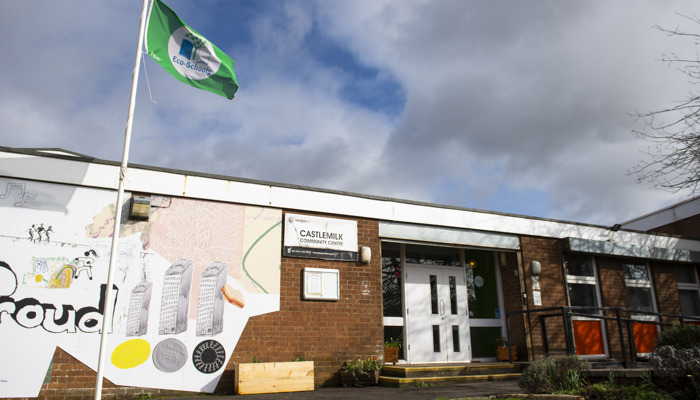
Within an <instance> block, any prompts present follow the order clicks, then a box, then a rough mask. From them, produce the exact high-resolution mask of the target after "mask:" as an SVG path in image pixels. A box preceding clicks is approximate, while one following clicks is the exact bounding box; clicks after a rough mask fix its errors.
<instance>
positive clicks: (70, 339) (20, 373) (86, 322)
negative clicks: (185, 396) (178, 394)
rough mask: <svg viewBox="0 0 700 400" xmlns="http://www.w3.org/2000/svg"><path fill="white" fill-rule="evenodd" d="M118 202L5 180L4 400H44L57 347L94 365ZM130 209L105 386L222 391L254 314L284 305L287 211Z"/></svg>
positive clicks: (162, 204)
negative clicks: (143, 215) (135, 213)
mask: <svg viewBox="0 0 700 400" xmlns="http://www.w3.org/2000/svg"><path fill="white" fill-rule="evenodd" d="M115 200H116V193H114V192H110V191H104V190H96V189H88V188H76V187H70V186H65V185H54V184H49V183H42V182H33V181H22V180H10V179H6V178H0V221H2V222H3V223H2V224H0V336H1V337H2V338H3V340H2V342H0V353H1V354H3V357H2V359H1V360H0V397H33V396H36V395H38V393H39V390H40V388H41V384H42V382H43V379H44V377H45V375H46V372H47V369H48V368H49V367H50V361H51V358H52V356H53V353H54V350H55V347H56V346H60V347H61V348H62V349H64V350H65V351H66V352H68V353H69V354H71V355H72V356H74V357H75V358H77V359H78V360H80V361H81V362H83V363H85V364H86V365H87V366H89V367H91V368H93V369H96V368H97V360H98V353H99V341H100V330H101V327H102V319H103V310H104V298H105V293H106V290H107V288H106V285H105V282H106V281H107V271H108V267H109V252H110V248H111V233H112V230H113V228H114V225H113V224H114V212H115V206H116V205H115ZM128 204H129V203H128V200H127V202H126V203H125V205H124V207H127V206H128ZM123 215H124V217H123V219H122V221H121V222H122V228H121V233H120V239H119V254H118V257H117V262H116V266H115V271H114V285H113V287H112V289H111V290H112V291H113V292H114V294H115V296H113V297H114V299H115V300H114V301H115V309H114V310H115V311H114V317H113V320H112V325H111V330H110V332H109V336H108V350H107V354H108V355H109V359H108V361H107V362H106V367H105V374H104V375H105V378H107V379H109V380H110V381H112V382H114V383H115V384H117V385H129V386H141V387H153V388H164V389H174V390H188V391H205V392H211V391H213V390H214V388H215V387H216V384H217V382H218V380H219V378H220V377H221V374H222V373H223V370H224V366H225V365H226V364H227V362H228V360H229V358H230V356H231V353H232V352H233V350H234V348H235V346H236V343H237V342H238V339H239V338H240V335H241V333H242V331H243V328H244V327H245V325H246V323H247V321H248V319H249V318H250V317H252V316H255V315H260V314H264V313H268V312H274V311H278V310H279V292H280V254H281V248H280V246H281V231H282V229H281V221H282V213H281V211H280V210H275V209H269V208H261V207H248V206H240V205H233V204H225V203H218V202H210V201H202V200H191V199H181V198H171V197H164V196H152V197H151V210H150V217H149V219H148V220H147V221H129V220H128V219H127V216H128V212H125V213H123ZM28 348H31V350H32V351H27V349H28Z"/></svg>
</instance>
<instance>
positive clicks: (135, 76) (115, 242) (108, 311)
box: [95, 0, 148, 400]
mask: <svg viewBox="0 0 700 400" xmlns="http://www.w3.org/2000/svg"><path fill="white" fill-rule="evenodd" d="M147 14H148V0H143V9H142V10H141V22H140V23H139V40H138V46H136V61H135V62H134V71H133V73H132V75H131V98H130V99H129V114H128V116H127V119H126V131H125V133H124V150H123V153H122V165H121V167H120V169H119V188H118V189H117V204H116V211H115V213H114V232H113V233H112V250H111V253H110V254H109V269H108V271H107V289H106V291H105V297H104V301H105V303H104V315H103V320H102V333H101V334H100V356H99V359H98V362H97V378H96V379H95V400H100V399H101V398H102V378H103V376H104V371H103V370H104V365H105V358H106V353H107V334H108V333H109V330H110V328H111V326H112V314H113V313H114V304H113V302H114V300H113V296H112V285H113V283H112V281H113V275H114V273H113V271H114V268H115V267H114V265H115V263H116V259H117V252H118V249H119V228H120V226H119V225H120V223H121V219H122V201H123V200H122V199H123V197H124V179H125V178H126V166H127V162H128V160H129V146H130V143H131V125H132V124H133V121H134V106H135V105H136V88H137V87H138V83H139V69H140V68H139V66H140V65H141V55H142V48H143V37H144V36H145V31H146V15H147Z"/></svg>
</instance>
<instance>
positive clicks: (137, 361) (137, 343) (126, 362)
mask: <svg viewBox="0 0 700 400" xmlns="http://www.w3.org/2000/svg"><path fill="white" fill-rule="evenodd" d="M150 355H151V345H150V344H149V343H148V342H147V341H145V340H143V339H131V340H127V341H126V342H124V343H122V344H120V345H119V346H117V348H116V349H114V351H113V352H112V364H113V365H114V366H115V367H117V368H121V369H129V368H134V367H137V366H139V365H141V364H143V363H144V362H146V360H148V356H150Z"/></svg>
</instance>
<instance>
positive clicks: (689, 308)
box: [674, 265, 700, 316]
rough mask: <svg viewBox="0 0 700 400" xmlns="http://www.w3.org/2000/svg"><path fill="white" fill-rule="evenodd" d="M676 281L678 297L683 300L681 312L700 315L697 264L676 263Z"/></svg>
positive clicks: (699, 287) (699, 285)
mask: <svg viewBox="0 0 700 400" xmlns="http://www.w3.org/2000/svg"><path fill="white" fill-rule="evenodd" d="M674 270H675V273H676V283H677V285H678V297H679V298H680V300H681V313H682V314H683V315H688V316H700V284H698V268H697V266H695V265H676V267H675V268H674Z"/></svg>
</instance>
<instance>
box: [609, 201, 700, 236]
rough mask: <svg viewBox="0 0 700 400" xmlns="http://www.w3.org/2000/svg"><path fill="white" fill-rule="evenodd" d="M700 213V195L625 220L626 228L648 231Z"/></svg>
mask: <svg viewBox="0 0 700 400" xmlns="http://www.w3.org/2000/svg"><path fill="white" fill-rule="evenodd" d="M699 213H700V197H699V198H694V199H690V200H688V201H684V202H682V203H678V204H674V205H672V206H670V207H667V208H664V209H662V210H659V211H656V212H653V213H650V214H647V215H644V216H641V217H639V218H635V219H632V220H630V221H627V222H624V223H623V224H622V227H623V228H625V229H636V230H640V231H648V230H652V229H655V228H659V227H662V226H665V225H668V224H671V223H674V222H677V221H680V220H683V219H686V218H690V217H692V216H695V215H698V214H699Z"/></svg>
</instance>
